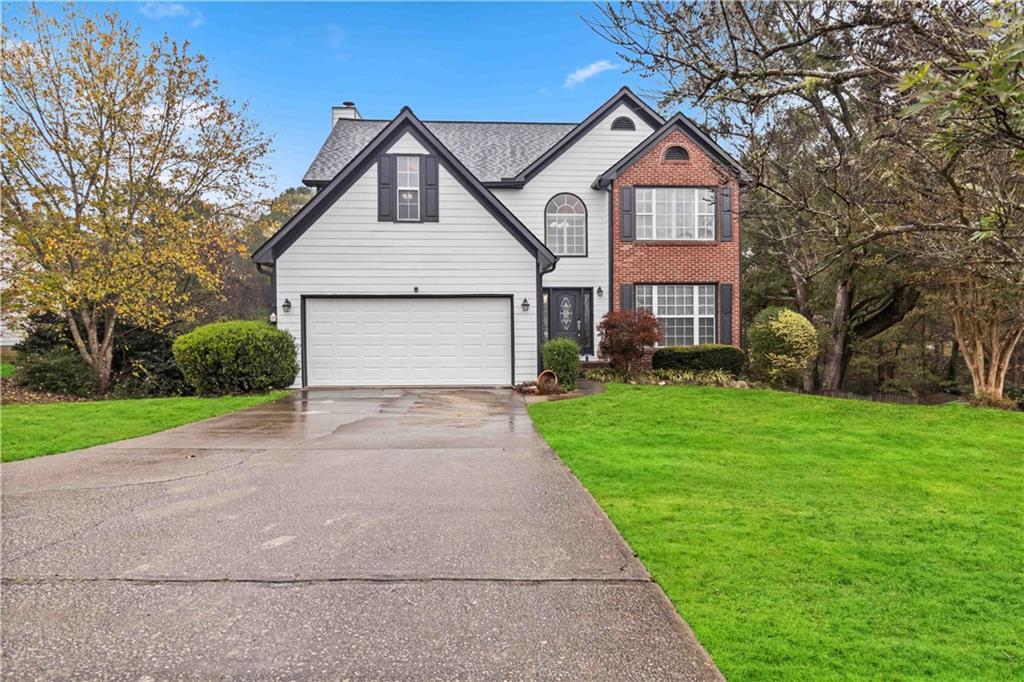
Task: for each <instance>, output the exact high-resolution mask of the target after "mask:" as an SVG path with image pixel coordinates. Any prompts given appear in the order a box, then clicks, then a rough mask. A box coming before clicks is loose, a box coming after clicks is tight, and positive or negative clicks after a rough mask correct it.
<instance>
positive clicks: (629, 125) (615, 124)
mask: <svg viewBox="0 0 1024 682" xmlns="http://www.w3.org/2000/svg"><path fill="white" fill-rule="evenodd" d="M612 130H636V124H635V123H633V119H631V118H630V117H628V116H619V117H618V118H617V119H615V120H614V121H612Z"/></svg>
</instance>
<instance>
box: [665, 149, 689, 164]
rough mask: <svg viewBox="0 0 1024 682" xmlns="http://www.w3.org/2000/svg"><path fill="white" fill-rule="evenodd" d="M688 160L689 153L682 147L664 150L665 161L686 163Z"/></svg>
mask: <svg viewBox="0 0 1024 682" xmlns="http://www.w3.org/2000/svg"><path fill="white" fill-rule="evenodd" d="M689 158H690V154H689V152H687V151H686V150H685V149H683V148H682V147H669V148H668V149H666V150H665V160H666V161H687V160H688V159H689Z"/></svg>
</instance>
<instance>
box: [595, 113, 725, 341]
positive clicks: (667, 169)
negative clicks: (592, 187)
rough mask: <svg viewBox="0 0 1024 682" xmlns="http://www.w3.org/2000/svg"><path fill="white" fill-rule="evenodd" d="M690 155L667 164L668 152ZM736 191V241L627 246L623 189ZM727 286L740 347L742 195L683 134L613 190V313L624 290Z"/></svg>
mask: <svg viewBox="0 0 1024 682" xmlns="http://www.w3.org/2000/svg"><path fill="white" fill-rule="evenodd" d="M672 146H679V147H683V148H684V149H686V151H687V152H688V153H689V157H690V158H689V159H688V160H686V161H666V160H665V158H664V157H665V150H666V149H668V148H669V147H672ZM726 183H729V184H731V186H732V223H733V229H732V241H727V242H722V241H714V242H704V241H701V242H678V241H672V242H669V241H639V240H638V241H622V232H621V212H620V207H619V201H620V198H621V191H620V190H621V188H622V187H624V186H629V185H631V186H634V187H643V186H659V185H660V186H666V185H675V186H685V187H714V188H716V189H717V188H718V187H722V186H724V185H725V184H726ZM637 283H642V284H724V283H729V284H732V285H733V289H732V291H733V304H732V342H733V344H734V345H739V343H740V190H739V184H738V182H737V180H736V177H735V176H733V175H730V174H728V173H727V172H726V171H725V170H724V168H723V167H722V166H721V165H719V164H717V163H715V161H713V160H712V159H711V158H710V157H709V156H708V155H707V154H705V153H704V152H703V151H702V150H701V149H700V147H698V146H697V145H696V144H694V143H693V142H692V141H691V140H690V139H689V138H688V137H686V136H685V135H683V133H681V132H680V131H678V130H673V131H672V132H670V133H669V134H668V135H666V136H665V138H664V139H663V140H661V141H660V142H659V143H658V144H657V145H655V146H654V147H652V148H651V149H650V151H648V152H647V154H645V155H644V156H642V157H640V158H639V159H637V160H636V162H634V163H633V165H632V166H630V167H628V168H626V169H625V170H624V171H622V172H621V173H620V174H619V176H618V177H617V178H616V179H615V182H614V183H613V185H612V286H613V289H612V291H613V297H614V298H613V309H614V310H619V309H620V307H621V305H622V301H620V300H619V298H620V296H619V292H620V291H621V287H620V285H621V284H637Z"/></svg>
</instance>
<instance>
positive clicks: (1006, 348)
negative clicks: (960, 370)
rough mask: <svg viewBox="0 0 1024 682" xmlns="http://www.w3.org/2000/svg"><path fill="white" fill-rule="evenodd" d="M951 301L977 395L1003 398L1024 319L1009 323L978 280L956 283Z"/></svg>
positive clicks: (996, 400)
mask: <svg viewBox="0 0 1024 682" xmlns="http://www.w3.org/2000/svg"><path fill="white" fill-rule="evenodd" d="M950 303H951V307H952V309H953V329H954V330H955V332H956V338H957V342H958V343H959V345H960V354H961V355H962V356H963V359H964V364H965V365H967V369H968V370H969V371H970V373H971V383H972V384H973V385H974V396H975V398H978V399H981V400H992V401H995V402H1000V401H1002V399H1003V388H1004V385H1005V382H1006V373H1007V370H1009V368H1010V358H1011V357H1012V356H1013V351H1014V349H1015V348H1016V347H1017V343H1018V342H1019V341H1020V339H1021V335H1022V334H1024V320H1022V319H1019V318H1017V319H1012V321H1011V322H1009V323H1007V322H1006V321H1005V320H1006V315H1005V314H1004V312H1005V311H1004V310H1002V308H1001V307H1000V306H999V305H997V304H996V303H995V302H994V301H992V300H991V299H988V298H987V297H986V296H985V294H984V292H983V291H981V290H980V288H979V287H977V286H976V285H975V283H974V282H968V283H965V284H957V285H955V286H954V287H953V290H952V291H951V295H950Z"/></svg>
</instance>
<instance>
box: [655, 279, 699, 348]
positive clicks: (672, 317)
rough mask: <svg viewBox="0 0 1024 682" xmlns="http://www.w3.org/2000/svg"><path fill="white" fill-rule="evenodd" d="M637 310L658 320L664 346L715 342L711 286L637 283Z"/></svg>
mask: <svg viewBox="0 0 1024 682" xmlns="http://www.w3.org/2000/svg"><path fill="white" fill-rule="evenodd" d="M635 297H636V307H637V308H645V309H647V310H650V311H651V312H652V313H654V316H655V317H657V318H658V326H659V327H660V328H661V335H662V337H663V338H662V341H661V345H663V346H692V345H694V344H699V343H714V342H715V286H714V285H713V284H637V285H636V288H635Z"/></svg>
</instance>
